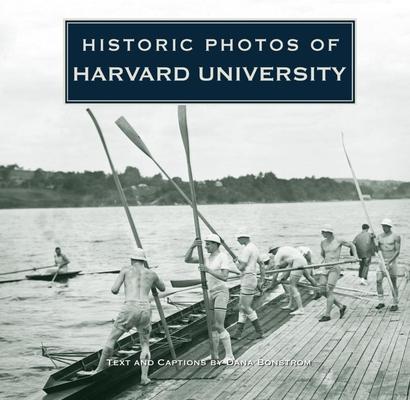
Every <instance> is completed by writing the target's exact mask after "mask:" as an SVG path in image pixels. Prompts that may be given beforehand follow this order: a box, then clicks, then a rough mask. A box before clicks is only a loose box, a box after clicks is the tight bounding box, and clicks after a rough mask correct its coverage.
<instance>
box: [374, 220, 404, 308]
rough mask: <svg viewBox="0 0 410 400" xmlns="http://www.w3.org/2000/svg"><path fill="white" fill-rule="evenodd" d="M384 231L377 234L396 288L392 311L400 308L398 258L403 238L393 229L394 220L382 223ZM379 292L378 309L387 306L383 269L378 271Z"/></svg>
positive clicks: (379, 247) (378, 243) (379, 245)
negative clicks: (385, 302)
mask: <svg viewBox="0 0 410 400" xmlns="http://www.w3.org/2000/svg"><path fill="white" fill-rule="evenodd" d="M381 225H382V229H383V233H381V234H380V235H378V236H377V245H378V249H379V250H380V251H381V253H382V257H383V259H384V263H385V265H386V269H387V272H388V273H389V275H390V279H391V282H392V284H393V288H394V292H395V293H394V295H393V305H392V306H391V307H390V310H391V311H397V310H398V309H399V306H398V304H399V289H398V287H397V274H398V270H397V258H398V257H399V254H400V247H401V238H400V236H399V235H397V234H395V233H393V231H392V227H393V224H392V221H391V219H389V218H385V219H384V220H383V221H382V223H381ZM376 275H377V294H378V297H379V304H378V305H377V306H376V308H377V309H378V310H380V309H381V308H383V307H384V306H385V304H384V294H383V279H384V277H385V276H386V274H385V273H384V272H382V271H377V274H376Z"/></svg>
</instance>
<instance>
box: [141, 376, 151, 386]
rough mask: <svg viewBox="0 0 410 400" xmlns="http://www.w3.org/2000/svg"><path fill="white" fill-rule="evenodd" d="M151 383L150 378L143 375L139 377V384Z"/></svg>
mask: <svg viewBox="0 0 410 400" xmlns="http://www.w3.org/2000/svg"><path fill="white" fill-rule="evenodd" d="M150 383H151V379H149V378H148V377H147V378H143V377H141V385H144V386H145V385H148V384H150Z"/></svg>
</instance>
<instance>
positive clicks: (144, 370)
mask: <svg viewBox="0 0 410 400" xmlns="http://www.w3.org/2000/svg"><path fill="white" fill-rule="evenodd" d="M138 332H139V337H140V345H141V354H140V360H141V384H142V385H147V384H148V383H150V382H151V379H149V378H148V363H149V361H150V359H151V353H150V351H149V336H150V333H151V325H150V324H149V325H148V326H145V327H143V328H140V327H138Z"/></svg>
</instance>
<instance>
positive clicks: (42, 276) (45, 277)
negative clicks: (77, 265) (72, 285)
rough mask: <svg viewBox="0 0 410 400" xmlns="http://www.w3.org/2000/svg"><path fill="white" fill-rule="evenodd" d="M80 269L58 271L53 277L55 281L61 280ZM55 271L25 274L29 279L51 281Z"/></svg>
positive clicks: (74, 275)
mask: <svg viewBox="0 0 410 400" xmlns="http://www.w3.org/2000/svg"><path fill="white" fill-rule="evenodd" d="M80 272H81V270H78V271H69V272H59V273H58V275H57V276H56V278H55V281H62V280H65V279H69V278H74V277H76V276H77V275H78V274H79V273H80ZM54 275H55V272H54V273H52V274H30V275H26V278H27V279H28V280H31V281H52V280H53V278H54Z"/></svg>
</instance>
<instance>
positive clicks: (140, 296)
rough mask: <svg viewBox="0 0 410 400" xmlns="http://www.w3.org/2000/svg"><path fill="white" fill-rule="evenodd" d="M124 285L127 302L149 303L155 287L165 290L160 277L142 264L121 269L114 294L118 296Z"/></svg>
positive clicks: (114, 287) (113, 289) (113, 290)
mask: <svg viewBox="0 0 410 400" xmlns="http://www.w3.org/2000/svg"><path fill="white" fill-rule="evenodd" d="M122 283H124V289H125V301H149V292H150V290H151V288H152V287H153V286H155V287H156V288H158V289H159V290H162V291H163V290H164V289H165V286H164V284H163V282H162V281H161V280H160V279H159V278H158V275H157V274H156V273H155V272H154V271H151V270H149V269H147V268H145V267H144V265H143V264H142V263H137V264H134V265H129V266H127V267H124V268H122V269H121V272H120V274H119V275H118V278H117V280H116V282H115V283H114V286H113V287H112V292H113V293H114V294H117V293H118V292H119V289H120V287H121V285H122Z"/></svg>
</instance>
